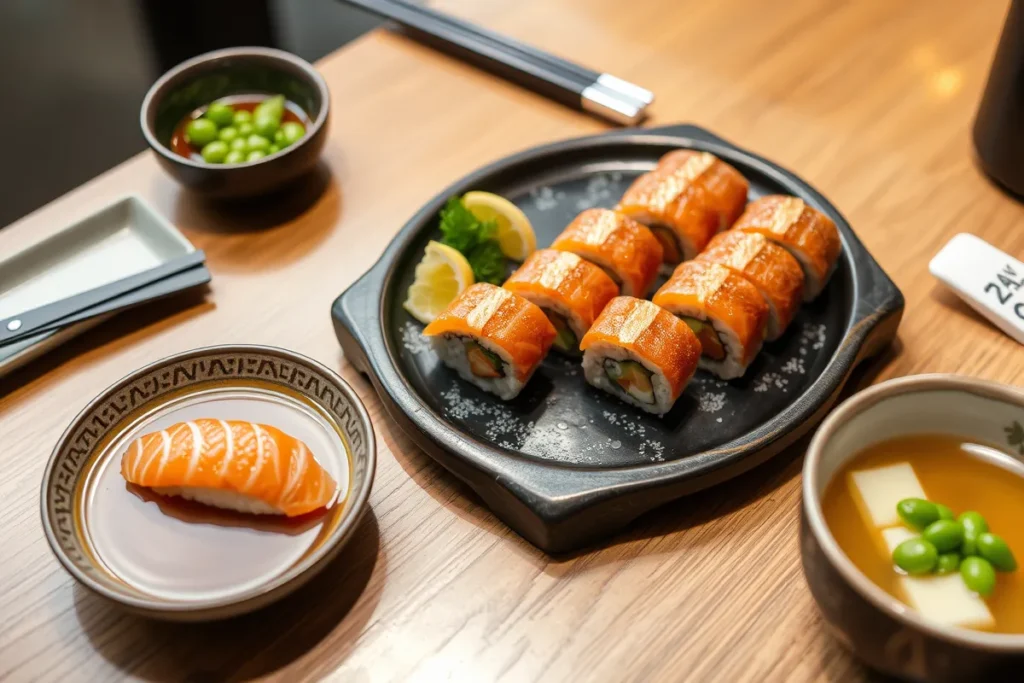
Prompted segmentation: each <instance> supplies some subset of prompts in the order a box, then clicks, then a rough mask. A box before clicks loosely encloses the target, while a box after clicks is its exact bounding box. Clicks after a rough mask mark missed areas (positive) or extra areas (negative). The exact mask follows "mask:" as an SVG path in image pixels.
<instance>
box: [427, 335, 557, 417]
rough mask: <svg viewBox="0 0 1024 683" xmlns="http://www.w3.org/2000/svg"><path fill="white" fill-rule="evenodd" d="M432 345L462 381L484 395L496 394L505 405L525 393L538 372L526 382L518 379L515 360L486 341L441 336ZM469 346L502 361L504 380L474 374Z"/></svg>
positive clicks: (434, 338) (456, 336)
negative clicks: (486, 352)
mask: <svg viewBox="0 0 1024 683" xmlns="http://www.w3.org/2000/svg"><path fill="white" fill-rule="evenodd" d="M430 341H431V344H432V345H433V348H434V353H436V354H437V355H438V357H440V359H441V361H442V362H443V363H444V364H445V365H447V366H448V367H450V368H451V369H452V370H455V372H457V373H459V377H461V378H462V379H464V380H466V381H467V382H470V383H471V384H473V385H475V386H477V387H479V388H480V389H483V390H484V391H487V392H490V393H492V394H495V395H496V396H497V397H498V398H500V399H501V400H503V401H508V400H510V399H513V398H515V397H516V396H517V395H518V394H519V392H520V391H522V388H523V386H524V385H525V384H526V382H528V381H529V380H530V377H531V376H532V375H533V371H534V370H536V368H533V369H531V370H530V374H529V375H527V376H526V377H525V378H524V379H523V380H519V379H516V372H515V368H514V367H513V365H512V359H511V358H510V357H509V355H508V352H507V351H505V349H503V348H501V347H500V346H498V345H497V344H494V343H492V342H491V341H489V340H487V339H485V338H483V337H472V336H469V335H461V334H440V335H438V336H436V337H432V338H431V340H430ZM467 342H476V343H477V344H479V345H480V348H482V349H484V350H485V351H488V352H490V353H492V354H494V355H495V356H497V357H498V358H499V359H500V360H501V370H500V372H501V377H480V376H478V375H476V374H474V373H473V370H472V368H471V367H470V363H469V355H468V354H469V352H468V350H467V348H466V343H467ZM538 365H539V363H538Z"/></svg>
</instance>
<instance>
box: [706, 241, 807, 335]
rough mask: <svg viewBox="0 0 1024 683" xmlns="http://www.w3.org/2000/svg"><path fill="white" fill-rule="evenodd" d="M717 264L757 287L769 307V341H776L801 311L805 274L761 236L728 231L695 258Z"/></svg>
mask: <svg viewBox="0 0 1024 683" xmlns="http://www.w3.org/2000/svg"><path fill="white" fill-rule="evenodd" d="M697 260H699V261H708V262H709V263H720V264H722V265H723V266H725V267H727V268H731V269H733V270H734V271H736V272H737V273H739V274H740V275H742V276H743V277H745V278H747V280H749V281H750V284H752V285H754V286H755V287H757V289H758V291H759V292H761V296H762V297H764V302H765V303H766V304H768V340H769V341H771V340H774V339H778V338H779V337H781V336H782V333H783V332H785V331H786V328H787V327H789V323H791V322H792V321H793V316H795V315H796V312H797V311H798V310H799V309H800V300H801V299H802V298H803V294H804V272H803V271H802V270H801V269H800V264H799V263H797V261H796V259H795V258H793V256H792V255H791V254H790V253H789V252H788V251H786V250H785V249H783V248H782V247H780V246H778V245H777V244H774V243H773V242H771V241H770V240H769V239H768V238H767V237H765V236H764V235H761V234H758V233H753V232H737V231H736V230H729V231H727V232H723V233H721V234H719V235H715V238H714V239H713V240H711V244H709V245H708V248H707V249H705V250H704V251H703V252H701V254H700V256H698V257H697Z"/></svg>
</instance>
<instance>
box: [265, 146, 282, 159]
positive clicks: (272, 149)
mask: <svg viewBox="0 0 1024 683" xmlns="http://www.w3.org/2000/svg"><path fill="white" fill-rule="evenodd" d="M280 151H281V148H280V147H278V146H277V145H275V144H271V145H270V147H267V156H269V155H271V154H277V153H278V152H280Z"/></svg>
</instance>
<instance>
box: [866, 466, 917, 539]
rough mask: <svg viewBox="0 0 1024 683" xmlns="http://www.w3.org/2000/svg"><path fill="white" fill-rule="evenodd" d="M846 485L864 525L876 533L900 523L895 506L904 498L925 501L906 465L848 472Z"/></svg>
mask: <svg viewBox="0 0 1024 683" xmlns="http://www.w3.org/2000/svg"><path fill="white" fill-rule="evenodd" d="M847 484H848V485H849V486H850V489H851V492H852V493H853V498H854V500H856V501H857V507H858V508H859V509H860V513H861V515H862V516H863V517H864V521H865V523H867V524H868V525H869V526H872V527H875V528H876V529H884V528H885V527H889V526H893V525H895V524H899V523H900V517H899V515H898V514H896V503H898V502H900V501H901V500H903V499H904V498H925V497H926V496H925V495H924V489H923V488H922V487H921V482H920V481H918V479H917V475H916V474H914V468H913V467H912V466H911V465H910V463H908V462H901V463H897V464H895V465H889V466H887V467H877V468H875V469H870V470H857V471H856V472H851V473H850V476H849V480H848V482H847Z"/></svg>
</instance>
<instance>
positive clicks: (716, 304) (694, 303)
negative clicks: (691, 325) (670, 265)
mask: <svg viewBox="0 0 1024 683" xmlns="http://www.w3.org/2000/svg"><path fill="white" fill-rule="evenodd" d="M653 301H654V303H655V304H657V305H658V306H661V307H663V308H665V309H666V310H668V311H671V312H673V313H675V314H676V315H680V316H685V317H694V318H697V319H698V321H701V320H708V321H714V322H716V323H718V325H715V326H716V327H718V326H719V325H721V326H722V327H723V328H725V329H728V330H729V332H730V334H731V335H732V341H733V343H734V344H736V345H738V346H739V348H740V349H741V353H740V354H739V357H738V358H737V359H736V360H737V361H738V362H739V363H740V364H741V365H742V366H744V367H746V366H747V365H748V364H749V363H750V361H751V360H752V359H753V358H754V356H755V355H756V354H757V352H758V351H759V350H760V348H761V342H762V341H763V340H764V336H765V333H766V331H767V323H768V304H766V303H765V301H764V298H763V297H762V296H761V293H760V292H759V291H757V288H756V287H754V285H752V284H750V282H748V281H747V280H746V278H744V277H743V276H742V275H738V274H737V273H735V272H734V271H732V270H730V269H729V268H726V267H725V266H722V265H719V264H717V263H708V262H707V261H687V262H685V263H682V264H680V265H679V267H678V268H676V270H675V272H674V273H672V277H670V278H669V279H668V282H666V283H665V284H664V285H662V286H661V289H659V290H658V291H657V292H656V293H655V295H654V299H653ZM722 331H723V330H722V329H719V330H718V332H719V333H721V332H722Z"/></svg>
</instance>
